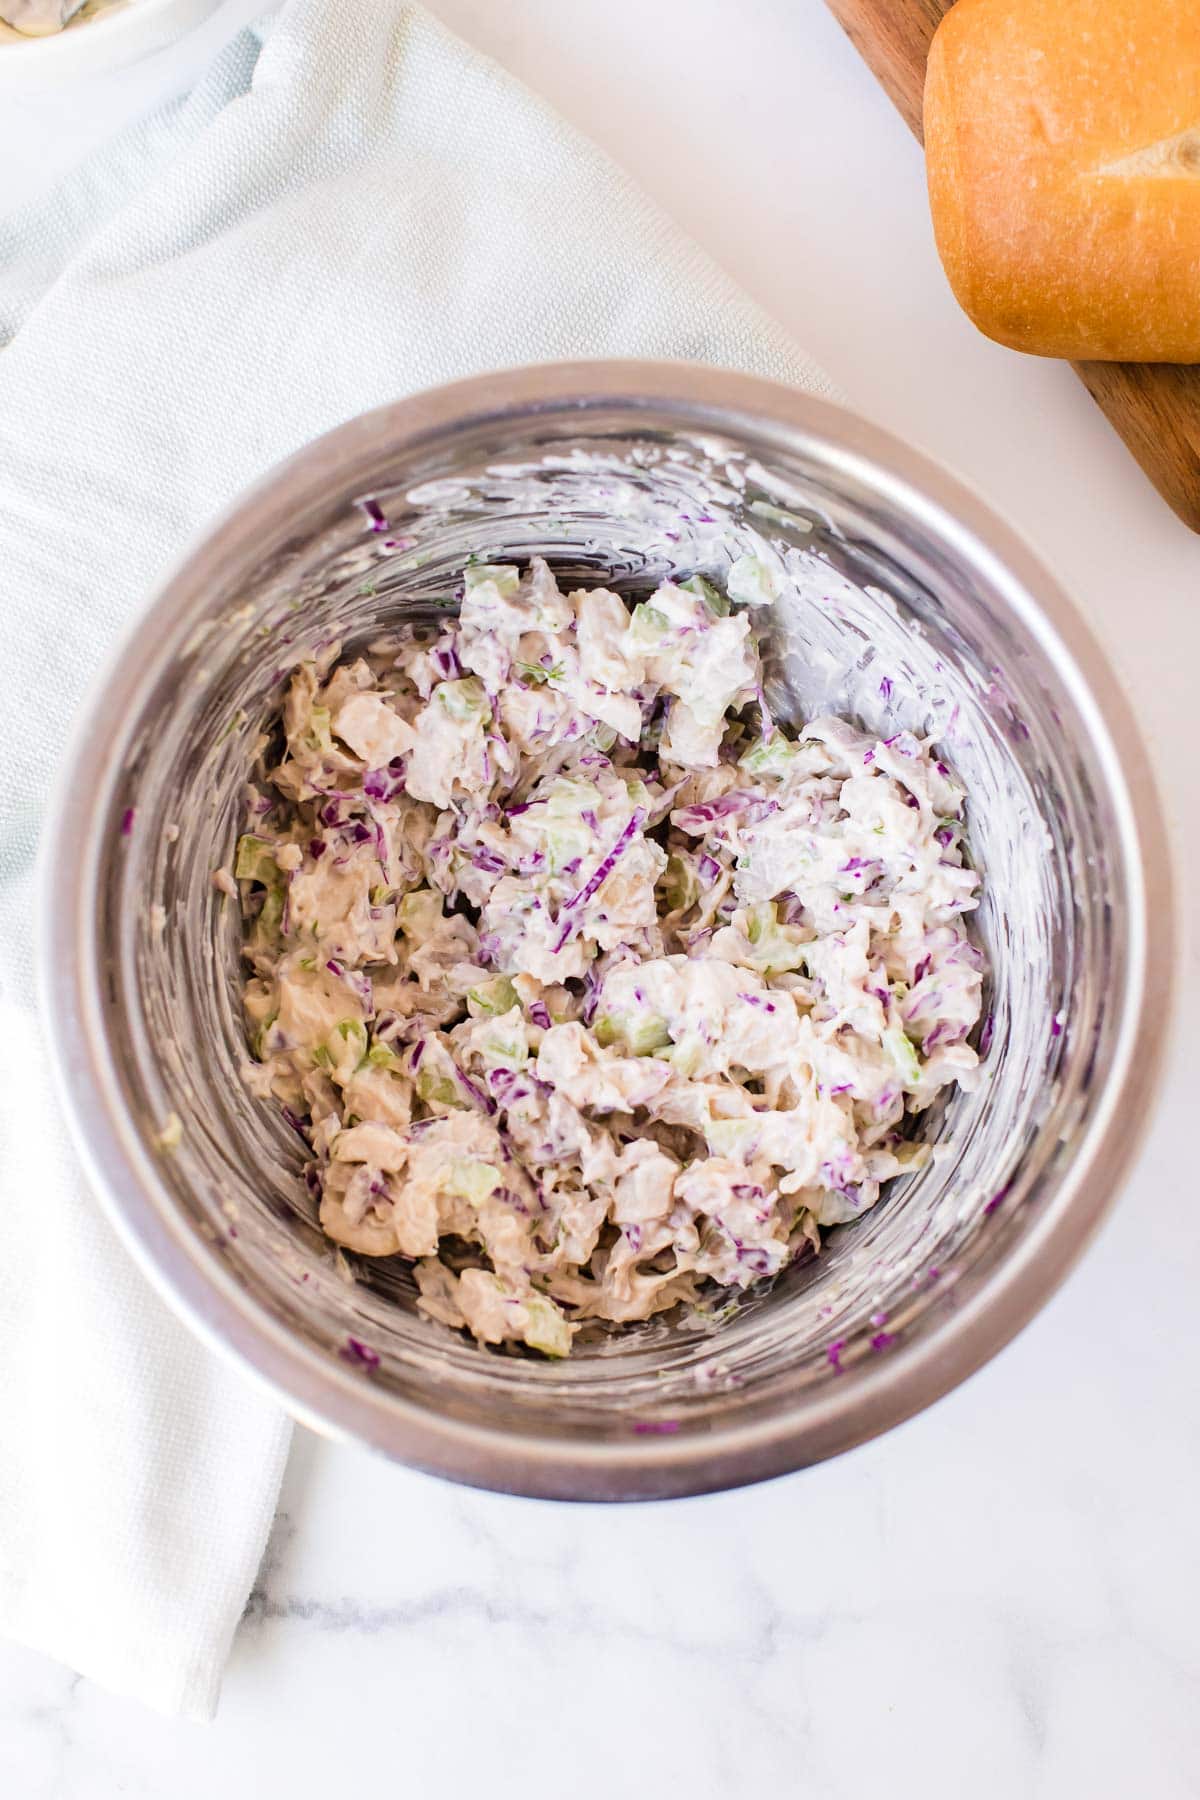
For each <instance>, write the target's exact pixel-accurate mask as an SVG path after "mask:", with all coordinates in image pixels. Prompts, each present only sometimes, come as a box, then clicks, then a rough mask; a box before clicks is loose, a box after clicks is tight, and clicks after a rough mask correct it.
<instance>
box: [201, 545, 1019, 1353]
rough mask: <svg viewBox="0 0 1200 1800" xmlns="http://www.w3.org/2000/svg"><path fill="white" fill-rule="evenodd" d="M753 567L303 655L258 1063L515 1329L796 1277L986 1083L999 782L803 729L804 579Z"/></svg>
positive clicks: (367, 1207) (421, 1245)
mask: <svg viewBox="0 0 1200 1800" xmlns="http://www.w3.org/2000/svg"><path fill="white" fill-rule="evenodd" d="M728 591H729V596H730V597H731V598H727V597H726V596H725V595H723V594H721V593H719V592H718V591H717V590H716V589H715V588H714V587H712V586H711V585H710V584H709V583H708V582H707V581H705V580H704V579H703V578H701V577H693V578H692V579H690V580H687V581H683V582H678V583H676V582H666V583H664V584H663V585H662V586H660V587H659V589H658V590H657V592H656V593H655V594H654V595H653V596H652V597H651V598H650V599H649V600H647V601H645V602H644V603H642V604H641V605H636V606H634V607H633V608H632V610H631V609H630V607H629V606H628V605H627V604H626V602H625V601H624V600H623V599H622V598H621V597H620V596H619V595H617V594H615V593H610V592H607V591H606V590H603V589H598V590H592V591H589V592H578V593H572V594H569V595H564V594H563V593H561V592H560V590H559V588H558V585H557V583H556V582H555V579H554V577H553V575H552V573H551V571H550V570H549V568H548V567H547V566H546V564H545V563H544V562H542V561H541V560H540V559H535V561H534V562H533V563H532V565H531V567H530V569H529V571H528V572H527V573H526V574H525V575H524V576H521V575H519V573H518V571H517V570H516V569H515V568H511V567H507V566H498V565H486V564H476V565H474V566H470V567H468V569H467V570H466V573H465V577H464V595H463V601H462V608H461V613H460V615H459V616H458V617H457V618H456V619H454V620H452V621H448V622H447V623H446V624H445V625H444V627H443V628H442V629H441V630H440V631H436V630H434V629H433V628H429V629H424V630H408V631H406V632H403V633H400V634H397V635H396V636H394V637H392V638H390V639H388V640H386V641H380V642H377V643H376V644H374V645H372V646H371V648H370V650H369V651H368V653H367V654H366V655H364V656H361V657H357V658H354V659H350V660H340V661H339V660H338V653H337V651H336V649H330V650H327V651H326V652H325V653H324V654H323V655H321V656H319V657H317V658H316V659H314V660H313V661H311V662H308V663H305V664H303V665H302V666H301V667H300V668H299V669H298V670H297V671H296V673H295V674H294V676H293V678H292V681H291V685H290V688H289V691H288V695H287V699H286V702H285V705H284V711H283V721H282V733H283V748H282V754H278V753H277V754H275V755H274V756H272V757H271V758H269V759H268V761H266V762H265V763H264V765H263V767H262V770H261V778H260V779H259V780H258V781H256V782H255V783H254V784H253V785H252V787H251V790H250V796H249V805H250V811H251V821H250V828H249V830H248V831H247V834H246V835H245V836H244V837H243V838H242V839H241V840H240V842H239V844H238V851H237V860H236V865H235V869H234V874H235V876H236V878H237V881H238V883H239V886H240V892H241V895H242V898H243V906H244V910H245V915H246V920H247V936H246V950H245V953H246V957H247V960H248V962H249V964H250V966H251V968H252V970H253V975H252V977H251V978H250V979H249V981H248V982H247V986H246V993H245V1004H246V1012H247V1017H248V1019H249V1021H250V1025H251V1030H252V1033H253V1048H254V1053H255V1057H256V1059H257V1061H256V1064H255V1065H254V1066H252V1067H251V1068H250V1069H249V1070H248V1078H249V1079H250V1080H251V1082H252V1084H253V1086H254V1088H255V1090H256V1091H257V1092H259V1093H261V1094H263V1095H271V1096H274V1097H275V1098H277V1099H278V1100H280V1101H282V1102H283V1103H284V1104H285V1105H286V1106H287V1107H288V1108H289V1109H290V1110H291V1112H292V1114H293V1115H294V1118H295V1120H296V1122H297V1123H299V1124H300V1126H301V1128H302V1130H303V1132H304V1135H305V1137H306V1138H307V1140H308V1142H309V1143H310V1144H311V1147H312V1150H313V1152H314V1157H315V1163H314V1172H313V1178H312V1179H313V1182H314V1184H319V1188H320V1195H321V1199H320V1217H321V1223H322V1225H323V1227H324V1229H325V1231H326V1232H327V1233H328V1234H329V1236H330V1237H332V1238H333V1239H335V1241H336V1242H338V1243H339V1244H344V1245H346V1246H347V1247H348V1248H350V1249H353V1250H355V1251H358V1252H361V1253H363V1254H366V1255H373V1256H387V1255H394V1254H399V1255H402V1256H405V1257H409V1258H412V1259H414V1260H415V1262H416V1274H417V1280H418V1283H419V1287H420V1293H421V1302H420V1303H421V1305H422V1307H423V1308H424V1310H425V1311H426V1312H427V1313H429V1314H430V1315H431V1316H433V1317H434V1318H437V1319H440V1320H443V1321H444V1322H445V1323H447V1324H448V1325H453V1326H464V1325H465V1326H466V1327H467V1328H468V1329H469V1330H470V1331H471V1332H472V1333H473V1334H474V1335H475V1337H476V1338H478V1339H479V1340H480V1341H482V1342H485V1343H499V1342H501V1341H504V1340H515V1341H518V1342H521V1343H524V1344H527V1345H530V1346H531V1347H532V1348H534V1349H537V1350H540V1351H543V1352H545V1353H546V1354H549V1355H557V1356H561V1355H565V1354H566V1353H567V1352H568V1351H569V1349H570V1346H571V1338H572V1334H573V1331H574V1330H575V1329H576V1328H577V1326H578V1324H579V1323H580V1322H581V1321H583V1320H586V1319H597V1318H598V1319H608V1320H614V1321H623V1320H632V1319H644V1318H647V1317H649V1316H650V1315H651V1314H653V1313H655V1312H659V1311H662V1310H664V1309H665V1308H668V1307H671V1306H674V1305H676V1304H678V1303H679V1302H681V1301H683V1302H690V1301H694V1300H696V1299H697V1298H698V1295H699V1292H700V1289H701V1287H702V1284H704V1283H706V1282H716V1283H719V1284H721V1285H722V1286H725V1287H730V1288H744V1287H747V1286H749V1285H750V1284H751V1283H753V1282H755V1281H759V1280H761V1279H763V1278H765V1277H769V1276H772V1275H774V1274H776V1273H777V1272H778V1271H779V1270H780V1269H781V1268H782V1267H783V1266H784V1265H785V1264H786V1263H788V1262H789V1261H790V1260H791V1259H792V1258H793V1257H794V1256H795V1255H796V1254H797V1253H798V1252H799V1251H801V1250H802V1249H804V1248H805V1247H806V1246H809V1245H811V1246H816V1245H817V1244H818V1243H819V1228H820V1227H821V1226H822V1225H832V1224H837V1223H841V1222H844V1221H849V1220H852V1219H855V1218H857V1217H858V1216H859V1215H860V1214H862V1213H863V1212H865V1211H866V1210H867V1209H868V1208H869V1207H871V1206H873V1205H874V1203H875V1201H876V1200H877V1198H878V1196H879V1192H880V1186H881V1183H883V1182H884V1181H887V1180H888V1179H889V1178H890V1177H892V1176H895V1175H899V1174H902V1173H904V1172H906V1171H907V1170H910V1169H913V1168H915V1167H918V1166H919V1165H920V1164H921V1163H922V1162H923V1161H924V1160H925V1158H926V1157H927V1155H928V1151H927V1149H926V1147H924V1146H922V1145H918V1144H916V1143H913V1142H912V1141H910V1139H909V1138H908V1136H907V1135H906V1133H905V1130H904V1127H905V1122H906V1115H911V1114H913V1113H916V1112H920V1111H921V1110H922V1109H923V1108H925V1107H927V1106H928V1105H929V1104H930V1102H931V1101H932V1100H933V1099H934V1097H935V1095H936V1094H937V1093H938V1092H939V1090H940V1089H942V1088H943V1087H945V1086H946V1085H947V1084H948V1083H951V1082H959V1083H960V1084H962V1085H964V1086H966V1085H970V1084H971V1082H972V1080H973V1078H974V1071H975V1068H976V1064H977V1061H978V1058H977V1056H976V1052H975V1051H974V1049H973V1048H972V1047H971V1046H970V1045H969V1044H968V1042H967V1038H968V1034H969V1033H970V1031H971V1029H972V1027H973V1026H974V1025H975V1023H976V1022H977V1020H978V1017H979V1012H980V986H981V969H982V960H983V959H982V957H981V955H980V953H979V951H978V950H977V949H976V948H975V946H974V945H973V944H972V943H971V942H970V941H969V940H968V937H967V935H966V932H965V930H964V928H963V915H964V913H966V912H968V911H970V910H971V909H972V908H973V907H974V906H975V905H976V890H977V887H978V877H977V875H976V874H975V873H974V871H973V870H972V869H970V868H969V867H968V866H967V865H966V862H965V859H964V852H963V829H964V827H963V800H964V796H963V792H962V789H961V788H960V786H959V785H958V784H957V782H956V781H955V779H954V777H953V776H952V774H951V773H950V771H949V770H948V769H947V768H946V767H945V765H944V764H943V763H942V762H940V761H939V760H938V758H937V756H936V754H935V753H934V752H933V751H932V749H931V744H930V742H928V741H922V740H921V739H920V738H918V737H916V736H915V735H914V734H913V733H911V732H909V731H898V732H897V733H896V734H895V735H894V736H892V737H890V738H888V739H887V740H886V741H879V740H876V739H875V738H873V737H870V736H865V735H863V734H862V733H861V732H859V731H857V730H855V729H854V728H853V727H852V726H850V725H848V724H846V723H845V722H843V721H842V720H839V719H835V718H820V719H814V720H812V721H810V723H809V724H808V725H807V726H806V727H805V728H804V729H803V730H799V731H795V732H791V731H785V730H784V729H782V728H780V727H779V726H778V725H776V724H775V723H774V722H773V721H772V720H771V718H770V716H769V713H768V711H767V707H766V703H765V701H764V698H763V691H762V669H761V664H760V660H759V653H758V648H757V645H756V642H755V637H754V632H753V630H752V626H751V615H750V611H749V610H747V609H748V608H753V607H754V606H755V605H757V604H760V603H764V602H767V601H769V600H770V598H771V588H770V581H769V572H768V571H767V570H765V569H764V568H763V567H762V566H760V565H759V564H757V562H756V560H755V559H754V558H753V557H749V556H747V557H743V558H742V559H741V560H740V561H739V562H735V563H734V565H733V568H732V570H731V572H730V577H729V582H728ZM731 599H732V602H734V603H736V604H731ZM277 750H278V747H277Z"/></svg>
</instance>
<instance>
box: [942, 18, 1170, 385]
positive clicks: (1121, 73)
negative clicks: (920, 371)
mask: <svg viewBox="0 0 1200 1800" xmlns="http://www.w3.org/2000/svg"><path fill="white" fill-rule="evenodd" d="M925 154H926V162H927V167H928V173H929V199H930V205H931V207H932V209H933V224H934V232H935V235H936V237H937V245H938V251H939V253H940V255H941V258H942V262H943V264H944V265H945V269H946V273H947V275H948V276H949V278H950V285H951V287H952V288H953V289H954V292H955V294H956V295H957V297H958V300H959V302H960V303H961V305H962V306H963V307H964V309H965V310H966V312H967V313H968V314H969V315H970V317H971V318H972V319H973V320H974V321H975V323H976V325H978V326H979V328H980V330H981V331H985V332H986V333H987V335H988V336H989V337H993V338H997V339H998V340H999V342H1000V343H1002V344H1009V345H1011V346H1012V347H1013V348H1014V349H1016V350H1028V351H1032V352H1033V353H1034V354H1035V355H1038V356H1065V357H1071V358H1072V359H1075V360H1078V361H1088V360H1093V359H1095V360H1105V361H1109V360H1115V361H1120V362H1190V363H1194V362H1200V0H958V4H957V5H956V6H954V7H952V8H951V10H950V12H948V13H947V15H946V17H945V18H944V19H943V21H942V23H941V25H940V26H939V27H938V30H937V34H936V36H935V37H934V40H933V48H932V50H931V52H930V56H929V68H928V73H927V78H926V84H925Z"/></svg>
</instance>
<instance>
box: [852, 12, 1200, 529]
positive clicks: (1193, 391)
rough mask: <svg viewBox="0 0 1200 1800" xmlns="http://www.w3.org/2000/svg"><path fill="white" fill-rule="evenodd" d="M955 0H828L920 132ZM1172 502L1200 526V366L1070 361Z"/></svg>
mask: <svg viewBox="0 0 1200 1800" xmlns="http://www.w3.org/2000/svg"><path fill="white" fill-rule="evenodd" d="M953 3H954V0H827V4H828V6H829V9H830V11H831V12H832V13H833V15H834V17H835V18H836V19H837V20H838V22H839V24H840V25H841V26H842V28H843V29H844V31H845V32H846V35H847V36H848V37H849V39H850V41H851V43H852V44H853V45H854V46H855V48H856V49H857V50H858V51H859V52H860V53H861V55H862V57H863V60H864V61H865V62H866V63H867V65H868V67H869V68H870V69H872V70H873V71H874V73H875V75H876V76H878V78H879V80H880V82H881V83H882V85H883V87H884V89H885V90H886V92H887V93H888V94H889V95H890V96H891V98H892V100H894V101H895V103H896V105H897V106H898V107H899V109H900V112H901V114H902V115H903V117H904V119H905V120H906V121H907V123H908V125H909V126H910V127H911V129H912V130H913V131H914V132H915V133H916V135H917V137H918V138H920V136H921V95H922V92H923V89H924V85H925V58H926V56H927V55H928V53H929V45H930V40H931V39H932V37H933V34H934V32H935V31H936V29H937V27H938V23H939V21H940V20H941V18H942V17H943V15H944V14H945V13H948V12H949V11H950V8H951V6H952V5H953ZM1072 366H1073V367H1074V370H1075V373H1076V374H1077V375H1078V377H1079V379H1080V381H1082V383H1083V385H1084V387H1085V388H1086V389H1087V391H1088V393H1089V394H1090V395H1091V396H1092V399H1093V400H1095V402H1096V404H1097V405H1098V406H1099V407H1100V409H1101V411H1102V412H1103V413H1104V414H1105V416H1106V417H1107V419H1108V421H1109V423H1110V424H1111V425H1112V426H1113V428H1114V429H1115V430H1116V431H1117V432H1118V433H1119V434H1120V436H1121V437H1122V438H1124V440H1125V442H1126V444H1127V445H1128V446H1129V448H1130V450H1132V452H1133V454H1134V456H1136V458H1137V460H1138V462H1139V463H1140V464H1141V465H1142V468H1143V469H1144V470H1145V471H1146V473H1147V475H1148V476H1149V477H1150V479H1151V481H1152V482H1153V483H1154V485H1155V487H1156V488H1157V489H1158V491H1159V493H1160V494H1161V495H1162V497H1163V499H1164V500H1165V501H1166V502H1167V504H1168V506H1170V507H1172V508H1173V509H1174V511H1175V512H1176V513H1178V515H1179V517H1180V518H1181V519H1182V520H1183V521H1184V523H1185V524H1186V525H1190V526H1191V528H1192V530H1193V531H1200V365H1195V366H1188V367H1183V366H1179V365H1176V364H1173V363H1106V362H1085V363H1075V364H1073V365H1072Z"/></svg>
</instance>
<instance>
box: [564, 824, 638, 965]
mask: <svg viewBox="0 0 1200 1800" xmlns="http://www.w3.org/2000/svg"><path fill="white" fill-rule="evenodd" d="M645 822H646V809H645V807H644V806H635V807H634V809H633V815H632V817H631V818H630V820H629V823H628V825H626V827H625V829H624V831H623V832H622V833H621V835H620V837H619V838H618V839H617V841H616V843H615V844H614V845H613V847H612V849H611V850H610V851H609V853H608V855H607V856H606V857H604V858H603V860H602V861H601V862H600V863H599V864H598V865H597V866H596V868H595V869H594V870H593V871H592V873H591V875H589V876H588V879H587V880H586V881H585V882H584V884H583V886H582V887H581V888H580V889H579V892H578V893H577V894H572V895H571V898H570V899H569V900H565V901H564V902H563V905H562V907H561V909H560V911H559V915H558V919H557V921H556V923H557V924H559V926H560V927H561V929H560V931H559V934H558V936H557V938H556V939H555V941H554V954H555V955H557V954H558V952H559V951H560V950H561V949H562V948H563V947H564V945H565V944H566V943H567V941H568V939H569V938H570V936H571V931H572V929H573V927H572V919H573V917H574V915H575V914H576V913H577V912H578V910H579V908H580V907H581V906H586V905H587V903H588V901H589V900H590V899H591V897H592V895H593V894H594V893H595V892H596V889H597V888H599V887H601V886H602V885H603V884H604V882H605V881H606V880H607V879H608V876H609V875H610V874H611V873H612V870H613V867H614V865H615V864H616V863H617V862H618V861H619V859H620V858H621V857H622V856H624V854H625V852H626V850H628V848H629V846H630V844H631V843H632V842H633V840H634V838H635V837H636V835H637V833H638V832H639V831H640V830H641V828H642V826H643V825H644V824H645Z"/></svg>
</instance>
